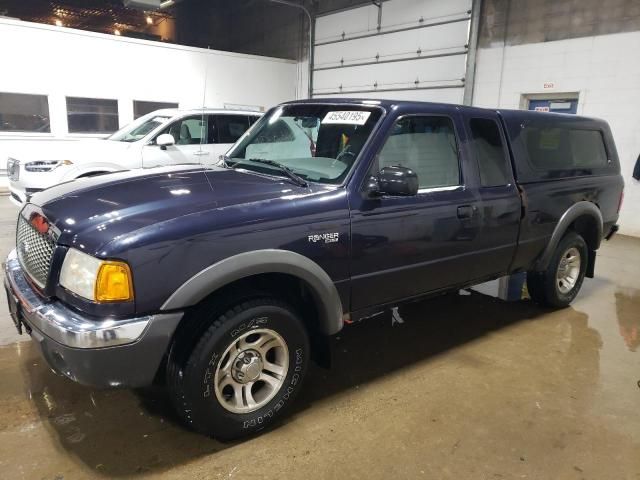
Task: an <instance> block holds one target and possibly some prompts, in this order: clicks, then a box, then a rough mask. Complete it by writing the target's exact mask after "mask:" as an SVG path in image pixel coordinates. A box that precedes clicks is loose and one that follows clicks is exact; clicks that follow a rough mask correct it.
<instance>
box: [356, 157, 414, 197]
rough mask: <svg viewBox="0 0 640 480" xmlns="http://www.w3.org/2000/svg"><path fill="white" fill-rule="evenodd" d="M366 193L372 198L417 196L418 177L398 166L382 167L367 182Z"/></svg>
mask: <svg viewBox="0 0 640 480" xmlns="http://www.w3.org/2000/svg"><path fill="white" fill-rule="evenodd" d="M366 191H367V193H368V194H369V196H372V197H377V196H380V195H392V196H402V197H408V196H412V195H417V194H418V175H416V173H415V172H414V171H413V170H411V169H410V168H406V167H401V166H399V165H395V166H391V167H384V168H383V169H382V170H380V172H379V173H378V175H377V176H376V177H371V178H370V179H369V180H368V181H367V185H366Z"/></svg>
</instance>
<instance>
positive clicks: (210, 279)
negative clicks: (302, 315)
mask: <svg viewBox="0 0 640 480" xmlns="http://www.w3.org/2000/svg"><path fill="white" fill-rule="evenodd" d="M261 273H285V274H289V275H293V276H295V277H297V278H299V279H300V280H302V281H304V282H305V283H306V284H307V285H308V287H309V289H310V290H311V292H312V294H313V297H314V300H315V303H316V305H317V307H318V315H319V325H318V327H319V330H320V331H321V332H322V333H324V334H326V335H333V334H335V333H337V332H339V331H340V330H341V329H342V326H343V319H342V315H343V311H342V302H341V301H340V295H339V294H338V290H337V289H336V286H335V284H334V283H333V280H331V278H330V277H329V275H327V272H325V271H324V270H323V269H322V268H321V267H320V266H319V265H318V264H317V263H315V262H314V261H313V260H311V259H309V258H307V257H305V256H303V255H300V254H299V253H295V252H291V251H289V250H278V249H264V250H254V251H251V252H245V253H240V254H238V255H234V256H232V257H228V258H225V259H224V260H221V261H219V262H217V263H214V264H213V265H211V266H209V267H207V268H205V269H204V270H202V271H200V272H198V273H196V274H195V275H194V276H193V277H191V278H190V279H189V280H187V281H186V282H184V283H183V284H182V285H181V286H180V287H178V289H177V290H176V291H175V292H173V294H171V296H170V297H169V298H168V299H167V300H166V301H165V302H164V304H163V305H162V307H160V310H177V309H182V308H185V307H189V306H192V305H195V304H197V303H198V302H200V301H201V300H203V299H204V298H205V297H207V296H208V295H209V294H211V293H212V292H215V291H216V290H218V289H219V288H222V287H224V286H225V285H228V284H230V283H232V282H234V281H236V280H240V279H242V278H245V277H249V276H252V275H258V274H261Z"/></svg>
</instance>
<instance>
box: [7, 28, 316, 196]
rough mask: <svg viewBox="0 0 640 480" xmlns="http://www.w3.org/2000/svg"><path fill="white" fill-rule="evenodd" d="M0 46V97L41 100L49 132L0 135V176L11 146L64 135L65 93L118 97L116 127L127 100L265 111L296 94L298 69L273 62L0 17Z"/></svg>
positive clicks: (123, 120)
mask: <svg viewBox="0 0 640 480" xmlns="http://www.w3.org/2000/svg"><path fill="white" fill-rule="evenodd" d="M0 45H2V46H3V47H2V64H3V68H2V74H0V92H8V93H32V94H42V95H47V96H48V99H49V113H50V120H51V133H50V134H20V133H13V132H11V133H9V132H0V176H1V175H2V174H4V172H5V169H6V157H7V155H8V152H9V151H10V150H11V149H13V148H14V145H15V144H16V142H24V141H25V139H30V140H33V141H38V140H41V139H58V138H69V137H71V135H69V134H68V133H67V118H66V100H65V97H67V96H73V97H92V98H106V99H116V100H118V110H119V121H120V125H121V126H122V125H125V124H127V123H129V122H131V121H132V120H133V101H134V100H149V101H163V102H173V103H178V104H179V106H180V107H181V108H197V107H202V105H203V104H204V105H206V106H207V107H220V108H222V107H223V106H224V104H225V103H229V104H240V105H255V106H264V107H265V108H266V107H270V106H272V105H275V104H277V103H280V102H282V101H285V100H291V99H294V98H295V97H296V93H297V90H298V85H297V74H296V72H297V70H298V65H296V63H295V62H293V61H289V60H281V59H277V58H268V57H259V56H254V55H242V54H235V53H230V52H221V51H215V50H205V49H200V48H191V47H184V46H179V45H172V44H165V43H160V42H149V41H145V40H137V39H130V38H123V37H116V36H114V35H104V34H99V33H92V32H84V31H80V30H73V29H69V28H58V27H54V26H48V25H40V24H35V23H29V22H21V21H16V20H9V19H0ZM205 77H206V87H205ZM305 93H306V92H305ZM83 136H85V137H86V136H87V135H83ZM97 136H99V135H97ZM0 183H2V184H4V183H6V177H3V178H2V177H0Z"/></svg>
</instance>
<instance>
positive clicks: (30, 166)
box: [24, 160, 73, 172]
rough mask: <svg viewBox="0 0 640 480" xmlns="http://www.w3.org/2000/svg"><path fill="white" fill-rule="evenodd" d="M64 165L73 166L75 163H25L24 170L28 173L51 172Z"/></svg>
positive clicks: (54, 161) (55, 161)
mask: <svg viewBox="0 0 640 480" xmlns="http://www.w3.org/2000/svg"><path fill="white" fill-rule="evenodd" d="M62 165H73V162H72V161H71V160H38V161H36V162H27V163H25V164H24V169H25V170H26V171H27V172H50V171H51V170H54V169H56V168H58V167H60V166H62Z"/></svg>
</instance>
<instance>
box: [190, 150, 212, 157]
mask: <svg viewBox="0 0 640 480" xmlns="http://www.w3.org/2000/svg"><path fill="white" fill-rule="evenodd" d="M193 154H194V155H197V156H198V157H200V156H202V155H209V152H203V151H200V152H193Z"/></svg>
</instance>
